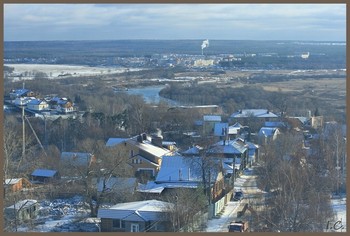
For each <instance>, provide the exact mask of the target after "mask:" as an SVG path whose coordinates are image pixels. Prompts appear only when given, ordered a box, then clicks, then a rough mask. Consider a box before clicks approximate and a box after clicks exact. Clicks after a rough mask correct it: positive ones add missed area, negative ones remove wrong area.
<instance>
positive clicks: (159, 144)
mask: <svg viewBox="0 0 350 236" xmlns="http://www.w3.org/2000/svg"><path fill="white" fill-rule="evenodd" d="M162 142H163V138H162V137H159V136H154V135H153V136H152V141H151V143H152V144H153V145H154V146H157V147H161V148H162V147H163V145H162Z"/></svg>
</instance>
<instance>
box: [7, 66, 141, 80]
mask: <svg viewBox="0 0 350 236" xmlns="http://www.w3.org/2000/svg"><path fill="white" fill-rule="evenodd" d="M5 66H9V67H13V68H15V69H14V71H13V75H12V76H13V77H12V78H13V79H14V80H18V79H22V80H23V79H33V77H34V75H35V73H36V72H43V73H45V74H47V76H48V78H50V79H57V78H64V77H65V76H68V75H69V76H74V77H79V76H87V75H107V74H115V73H123V72H126V71H127V70H129V71H139V70H142V69H139V68H130V69H127V68H121V67H90V66H73V65H50V64H5Z"/></svg>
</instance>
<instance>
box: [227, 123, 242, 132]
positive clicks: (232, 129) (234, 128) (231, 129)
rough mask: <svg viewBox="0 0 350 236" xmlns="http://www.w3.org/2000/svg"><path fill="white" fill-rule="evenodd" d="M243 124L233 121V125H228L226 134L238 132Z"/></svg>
mask: <svg viewBox="0 0 350 236" xmlns="http://www.w3.org/2000/svg"><path fill="white" fill-rule="evenodd" d="M242 127H243V126H242V125H241V124H240V123H238V122H237V123H235V124H234V125H231V126H229V127H228V134H238V131H239V130H240V129H241V128H242Z"/></svg>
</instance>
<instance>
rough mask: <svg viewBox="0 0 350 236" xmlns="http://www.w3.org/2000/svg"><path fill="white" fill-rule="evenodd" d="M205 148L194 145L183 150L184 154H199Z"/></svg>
mask: <svg viewBox="0 0 350 236" xmlns="http://www.w3.org/2000/svg"><path fill="white" fill-rule="evenodd" d="M201 150H203V148H202V147H201V146H198V145H196V146H193V147H191V148H189V149H187V150H186V151H184V152H182V154H183V155H198V154H199V152H200V151H201Z"/></svg>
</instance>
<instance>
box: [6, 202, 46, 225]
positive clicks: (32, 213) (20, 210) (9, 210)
mask: <svg viewBox="0 0 350 236" xmlns="http://www.w3.org/2000/svg"><path fill="white" fill-rule="evenodd" d="M38 210H39V203H38V201H37V200H33V199H26V200H22V201H19V202H16V203H15V204H14V205H12V206H9V207H6V208H5V220H9V221H10V220H17V221H18V222H23V221H26V220H30V219H35V218H36V216H37V215H38Z"/></svg>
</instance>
